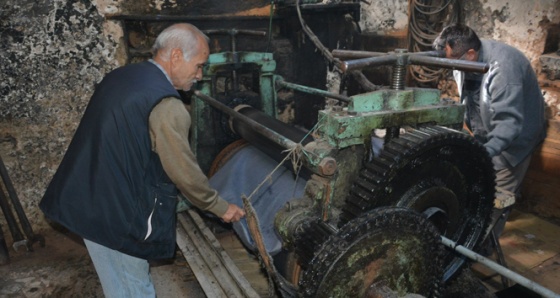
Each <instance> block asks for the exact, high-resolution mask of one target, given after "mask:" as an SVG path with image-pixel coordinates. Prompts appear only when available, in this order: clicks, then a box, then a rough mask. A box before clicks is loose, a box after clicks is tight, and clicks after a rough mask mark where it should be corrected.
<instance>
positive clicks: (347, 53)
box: [332, 50, 387, 59]
mask: <svg viewBox="0 0 560 298" xmlns="http://www.w3.org/2000/svg"><path fill="white" fill-rule="evenodd" d="M332 55H333V57H335V58H341V59H360V58H368V57H378V56H384V55H387V53H382V52H370V51H351V50H332Z"/></svg>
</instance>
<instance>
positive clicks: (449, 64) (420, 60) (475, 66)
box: [408, 55, 490, 73]
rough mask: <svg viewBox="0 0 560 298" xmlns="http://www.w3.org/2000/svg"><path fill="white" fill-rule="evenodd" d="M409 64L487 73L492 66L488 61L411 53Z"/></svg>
mask: <svg viewBox="0 0 560 298" xmlns="http://www.w3.org/2000/svg"><path fill="white" fill-rule="evenodd" d="M408 62H409V64H414V65H425V66H435V67H442V68H450V69H455V70H462V71H471V72H480V73H485V72H487V71H488V69H489V68H490V66H489V65H488V64H487V63H481V62H474V61H466V60H457V59H446V58H438V57H427V56H422V55H410V56H409V57H408Z"/></svg>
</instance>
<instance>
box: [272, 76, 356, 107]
mask: <svg viewBox="0 0 560 298" xmlns="http://www.w3.org/2000/svg"><path fill="white" fill-rule="evenodd" d="M276 85H278V86H281V87H286V88H288V89H292V90H297V91H301V92H305V93H308V94H314V95H321V96H325V97H329V98H334V99H338V100H340V101H344V102H350V101H351V100H352V99H351V98H350V97H348V96H344V95H340V94H337V93H332V92H328V91H324V90H321V89H315V88H311V87H307V86H303V85H298V84H294V83H288V82H286V81H284V80H281V79H277V80H276Z"/></svg>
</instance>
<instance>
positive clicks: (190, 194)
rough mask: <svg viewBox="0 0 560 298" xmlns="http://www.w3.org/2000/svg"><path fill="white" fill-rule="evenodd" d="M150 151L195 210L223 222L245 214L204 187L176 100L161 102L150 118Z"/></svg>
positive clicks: (188, 123)
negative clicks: (207, 212) (197, 209)
mask: <svg viewBox="0 0 560 298" xmlns="http://www.w3.org/2000/svg"><path fill="white" fill-rule="evenodd" d="M149 124H150V138H151V140H152V150H154V152H156V153H157V154H158V155H159V157H160V160H161V163H162V166H163V169H164V170H165V172H166V174H167V175H168V176H169V178H170V179H171V181H173V183H175V185H177V188H178V189H179V191H181V193H182V194H184V195H185V196H186V197H187V198H188V199H189V201H190V202H191V203H192V204H193V205H195V206H196V207H198V208H200V209H202V210H207V211H210V212H212V213H214V214H215V215H216V216H219V217H221V218H222V219H223V220H224V221H225V222H231V221H238V220H239V219H241V218H242V217H243V216H244V215H245V213H244V211H243V210H242V209H241V208H239V207H238V206H237V205H234V204H228V203H227V202H226V201H225V200H224V199H222V198H221V197H220V196H219V194H218V192H217V191H216V190H215V189H213V188H212V187H211V186H210V184H209V183H208V178H207V177H206V175H204V173H203V172H202V170H201V169H200V166H199V165H198V162H197V160H196V157H195V156H194V154H193V152H192V151H191V148H190V145H189V128H190V126H191V118H190V115H189V113H188V111H187V109H186V108H185V106H184V105H183V103H182V102H181V101H180V100H178V99H176V98H165V99H163V100H162V101H161V102H160V103H159V104H157V105H156V106H155V107H154V109H153V110H152V112H151V114H150V119H149Z"/></svg>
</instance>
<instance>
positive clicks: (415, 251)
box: [299, 207, 445, 297]
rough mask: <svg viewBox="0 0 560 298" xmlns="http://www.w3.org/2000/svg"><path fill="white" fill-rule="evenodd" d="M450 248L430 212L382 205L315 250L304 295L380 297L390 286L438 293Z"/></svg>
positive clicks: (302, 287) (393, 289)
mask: <svg viewBox="0 0 560 298" xmlns="http://www.w3.org/2000/svg"><path fill="white" fill-rule="evenodd" d="M444 250H445V248H444V247H443V245H442V244H441V241H440V236H439V232H438V231H437V229H436V228H435V227H434V225H433V224H432V223H431V222H430V221H429V220H428V219H426V217H425V216H423V215H421V214H419V213H418V212H415V211H413V210H411V209H409V208H400V207H382V208H378V209H375V210H372V211H370V212H367V213H365V214H363V215H361V216H360V217H358V218H355V219H353V220H351V221H350V222H348V223H347V224H346V225H345V226H343V227H342V228H341V229H340V230H338V231H337V232H336V233H335V234H333V235H331V236H330V237H329V238H328V239H327V240H326V241H325V242H324V243H323V244H322V245H321V246H320V247H319V249H318V250H317V251H316V252H315V254H314V257H313V259H312V260H311V262H310V263H309V265H308V267H307V269H306V270H305V271H304V272H303V275H302V277H301V279H300V282H299V293H300V295H301V296H303V297H381V296H380V293H383V292H384V291H385V289H390V290H391V292H393V293H396V294H397V296H399V297H400V296H404V295H405V294H407V293H415V294H420V295H423V296H425V297H437V296H439V293H440V287H441V281H442V276H443V266H442V257H443V253H444Z"/></svg>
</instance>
